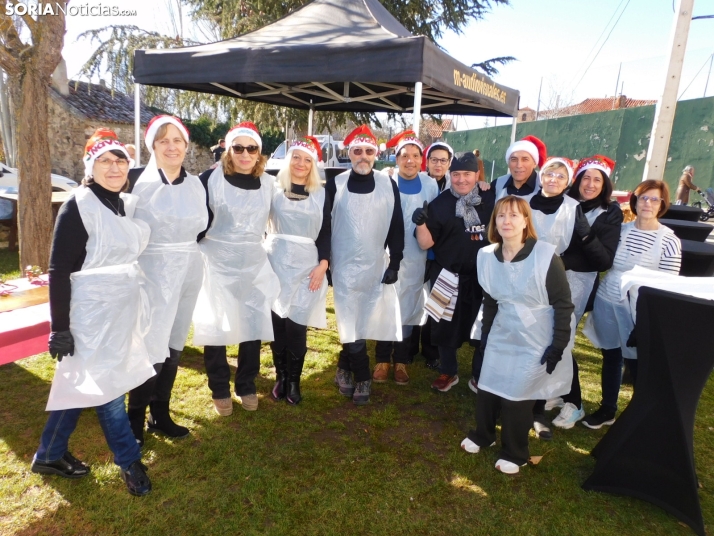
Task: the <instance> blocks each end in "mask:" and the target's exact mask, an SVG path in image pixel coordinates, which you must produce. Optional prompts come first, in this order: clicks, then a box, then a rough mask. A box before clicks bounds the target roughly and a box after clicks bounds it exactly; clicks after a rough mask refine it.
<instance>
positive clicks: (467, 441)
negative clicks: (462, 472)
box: [461, 437, 496, 454]
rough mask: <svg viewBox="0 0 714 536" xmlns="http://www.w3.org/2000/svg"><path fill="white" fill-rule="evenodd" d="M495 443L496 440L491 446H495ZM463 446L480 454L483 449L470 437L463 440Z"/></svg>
mask: <svg viewBox="0 0 714 536" xmlns="http://www.w3.org/2000/svg"><path fill="white" fill-rule="evenodd" d="M495 444H496V442H495V441H494V442H493V443H491V444H490V445H489V446H491V447H493V446H494V445H495ZM461 448H462V449H464V450H465V451H466V452H468V453H470V454H478V453H479V451H480V450H481V447H479V446H478V445H477V444H476V443H474V442H473V441H471V440H470V439H469V438H468V437H467V438H466V439H464V440H463V441H462V442H461Z"/></svg>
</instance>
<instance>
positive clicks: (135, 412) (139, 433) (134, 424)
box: [127, 406, 146, 447]
mask: <svg viewBox="0 0 714 536" xmlns="http://www.w3.org/2000/svg"><path fill="white" fill-rule="evenodd" d="M127 414H128V415H129V425H130V426H131V431H132V432H133V433H134V437H135V438H136V442H137V443H139V446H140V447H143V446H144V422H145V421H146V406H143V407H140V408H129V409H128V411H127Z"/></svg>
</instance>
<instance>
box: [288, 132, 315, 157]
mask: <svg viewBox="0 0 714 536" xmlns="http://www.w3.org/2000/svg"><path fill="white" fill-rule="evenodd" d="M293 151H304V152H306V153H307V154H309V155H310V156H312V159H313V160H314V161H315V162H319V161H320V160H322V149H321V148H320V142H319V141H318V140H317V138H316V137H315V136H303V137H302V138H298V139H297V140H295V141H294V142H293V143H292V145H291V146H290V148H289V149H288V154H290V153H292V152H293Z"/></svg>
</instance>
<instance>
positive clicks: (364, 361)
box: [337, 339, 372, 382]
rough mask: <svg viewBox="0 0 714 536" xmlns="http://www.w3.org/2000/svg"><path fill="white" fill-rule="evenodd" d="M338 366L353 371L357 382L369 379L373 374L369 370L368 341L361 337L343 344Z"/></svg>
mask: <svg viewBox="0 0 714 536" xmlns="http://www.w3.org/2000/svg"><path fill="white" fill-rule="evenodd" d="M337 366H338V367H339V368H341V369H344V370H349V371H351V372H352V374H353V375H354V380H355V381H356V382H363V381H367V380H369V379H370V378H371V377H372V375H371V374H370V372H369V356H368V355H367V341H366V340H365V339H359V340H356V341H355V342H350V343H347V344H343V345H342V351H341V352H340V358H339V360H338V361H337Z"/></svg>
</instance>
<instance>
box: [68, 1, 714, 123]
mask: <svg viewBox="0 0 714 536" xmlns="http://www.w3.org/2000/svg"><path fill="white" fill-rule="evenodd" d="M88 3H89V4H99V3H100V0H88ZM101 4H102V5H105V6H108V5H117V6H120V7H121V9H135V10H136V11H137V16H136V17H115V18H111V19H110V18H107V17H68V19H67V35H66V37H65V49H64V57H65V59H66V60H67V66H68V74H69V75H70V77H72V76H74V75H76V73H77V72H78V71H79V69H80V67H81V65H82V64H83V63H84V62H85V61H86V60H87V59H88V58H89V56H90V54H91V47H90V46H89V43H88V42H86V41H80V42H77V41H76V38H77V35H79V34H80V33H81V32H82V31H85V30H87V29H90V28H99V27H102V26H105V25H108V24H135V25H137V26H140V27H142V28H144V29H147V30H158V31H161V32H168V33H171V32H172V31H173V30H172V26H171V23H170V17H169V16H168V15H167V11H168V8H167V7H166V6H167V4H166V0H160V1H158V0H157V1H152V2H147V1H146V0H121V1H119V0H101ZM625 6H626V7H625ZM618 8H619V9H618ZM623 8H624V13H623V14H622V16H621V18H620V20H619V22H618V24H617V26H616V27H615V28H614V30H613V31H612V34H611V35H610V37H609V39H608V41H607V42H606V44H605V45H604V47H603V48H602V50H601V52H600V53H599V56H598V57H597V59H596V60H595V61H594V62H593V64H592V66H591V67H590V68H589V70H588V71H587V73H585V76H584V77H582V75H583V72H584V71H585V67H586V66H587V64H588V63H590V60H591V59H592V57H593V56H592V54H591V55H588V54H589V53H590V52H591V50H592V49H593V47H594V46H596V45H597V47H596V49H595V50H597V48H599V44H601V43H602V41H603V39H600V40H598V39H599V38H600V37H601V35H602V33H603V31H604V30H606V29H607V31H609V29H611V28H612V22H611V23H610V24H609V25H608V22H609V21H610V20H611V18H612V16H613V14H616V15H615V18H617V16H618V15H619V13H620V12H621V11H622V10H623ZM694 15H695V16H696V15H714V0H697V2H696V3H695V7H694ZM184 20H185V25H186V27H187V28H190V26H191V23H190V21H188V20H187V17H186V14H184ZM673 20H674V12H673V7H672V0H540V1H538V0H511V5H510V6H509V7H497V8H495V9H494V10H493V12H491V13H490V14H488V15H487V16H486V18H485V19H484V20H481V21H479V22H476V23H473V24H471V25H470V26H469V27H467V28H466V29H465V30H464V32H463V33H462V34H460V35H455V34H453V33H449V34H447V35H445V36H444V37H443V38H442V39H441V41H440V45H441V46H443V47H444V48H445V49H446V50H447V51H448V52H449V53H450V54H451V55H452V56H454V57H455V58H457V59H459V60H460V61H462V62H463V63H466V64H467V65H468V64H471V63H474V62H478V61H482V60H485V59H489V58H492V57H496V56H515V57H516V58H517V59H518V61H516V62H513V63H511V64H510V65H508V66H505V67H503V68H501V72H500V74H499V75H498V76H496V77H495V80H496V81H497V82H499V83H501V84H504V85H506V86H510V87H512V88H515V89H518V90H520V92H521V106H530V107H531V108H534V109H535V108H536V107H537V101H538V88H539V85H540V81H541V77H543V90H542V96H541V108H544V107H545V108H548V107H549V106H552V105H553V104H554V103H555V101H556V95H559V96H560V104H561V105H562V104H563V103H571V102H572V103H575V102H580V101H582V100H583V99H585V98H588V97H604V96H606V95H607V96H611V95H613V94H614V93H615V83H616V80H617V73H618V68H619V65H620V62H622V72H621V75H620V83H621V84H622V83H623V82H624V94H626V95H627V96H628V97H631V98H638V99H657V98H658V97H659V95H660V93H661V90H662V87H663V84H664V76H665V71H664V69H665V67H666V63H665V60H666V57H667V55H668V54H669V51H668V45H669V39H670V33H671V28H672V23H673ZM613 22H614V19H613ZM606 34H607V32H606ZM712 35H714V19H704V20H695V21H692V26H691V30H690V35H689V42H688V45H687V53H686V57H685V61H684V66H683V71H682V83H681V85H680V93H682V92H683V90H684V89H685V87H686V86H688V85H689V89H687V91H686V92H685V93H684V94H683V95H682V98H683V99H690V98H699V97H702V96H703V92H704V85H705V81H706V76H707V71H708V70H709V63H707V58H709V57H710V55H711V54H712V53H714V38H712V37H711V36H712ZM603 37H604V36H603ZM700 69H701V71H700V72H699V74H698V75H697V71H699V70H700ZM581 77H582V81H580V82H579V83H578V81H579V80H580V78H581ZM690 83H691V85H690ZM617 91H618V93H619V91H620V88H619V87H618V90H617ZM711 95H714V73H712V77H711V79H710V81H709V86H708V90H707V96H711ZM500 121H504V122H505V120H503V119H501V120H500ZM483 124H484V119H483V118H466V119H464V120H463V121H461V120H460V121H459V128H460V129H462V128H466V127H469V128H476V127H480V126H483ZM491 124H493V120H492V119H491Z"/></svg>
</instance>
